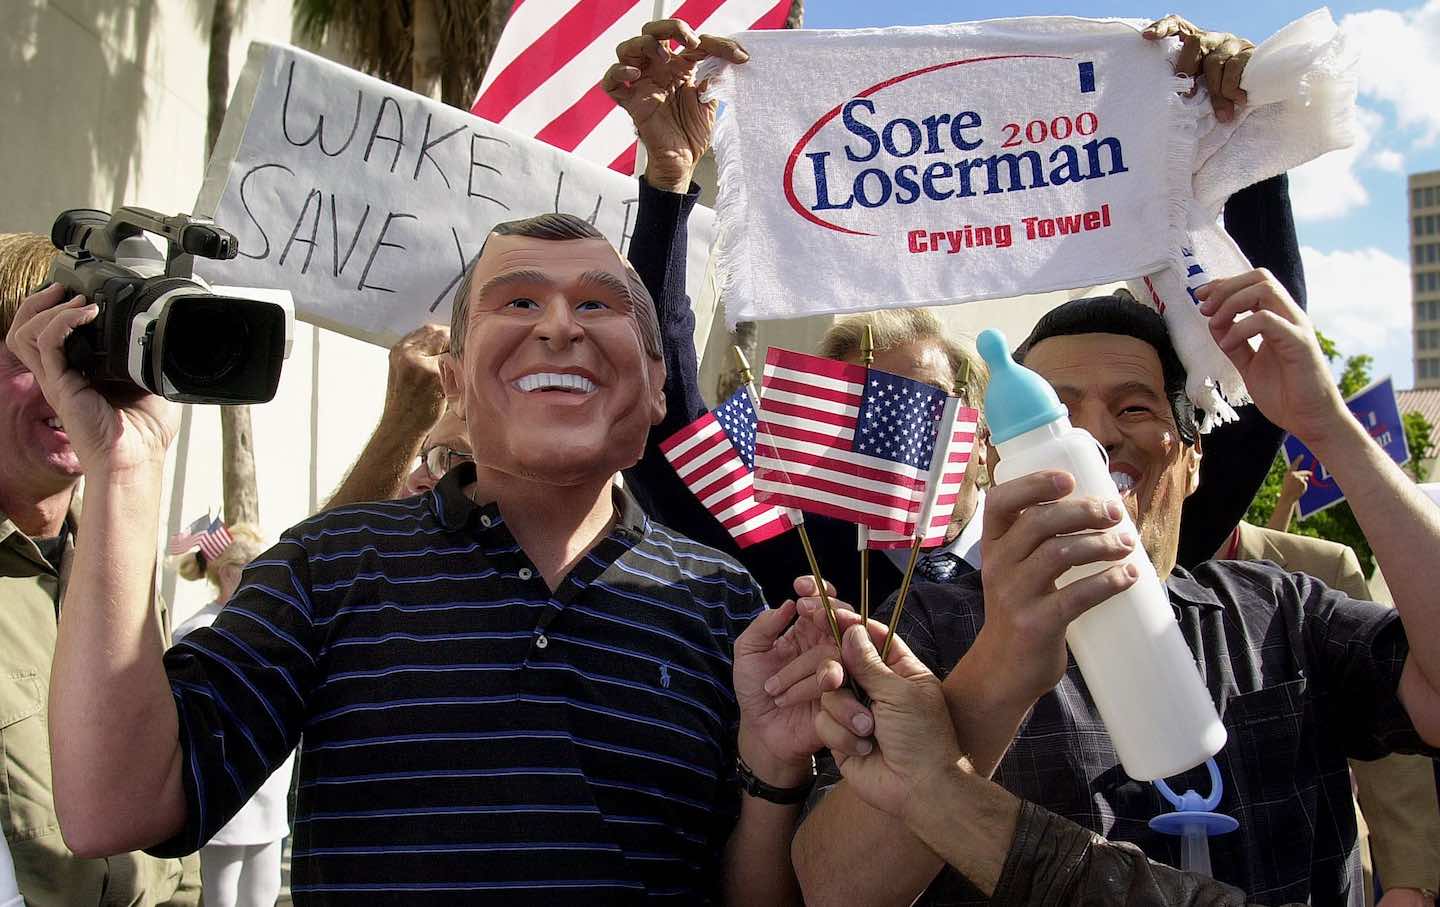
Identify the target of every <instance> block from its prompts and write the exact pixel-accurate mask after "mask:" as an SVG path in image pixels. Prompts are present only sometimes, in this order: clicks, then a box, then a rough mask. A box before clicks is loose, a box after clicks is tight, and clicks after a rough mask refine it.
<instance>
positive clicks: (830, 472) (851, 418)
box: [755, 347, 946, 536]
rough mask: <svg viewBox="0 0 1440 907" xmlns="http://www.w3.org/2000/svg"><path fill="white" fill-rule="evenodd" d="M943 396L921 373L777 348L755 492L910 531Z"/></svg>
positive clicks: (767, 387) (763, 404)
mask: <svg viewBox="0 0 1440 907" xmlns="http://www.w3.org/2000/svg"><path fill="white" fill-rule="evenodd" d="M945 400H946V395H945V393H944V392H943V391H941V390H939V389H938V388H935V387H932V386H930V385H928V384H922V383H921V382H919V381H912V380H910V379H909V378H902V377H900V376H899V375H892V374H890V373H888V372H882V371H878V370H876V369H871V368H866V367H865V366H863V365H852V364H850V363H846V362H837V361H835V360H834V359H825V358H823V357H820V356H809V355H806V354H805V353H796V352H792V351H790V350H782V349H777V348H775V347H771V348H770V350H769V352H768V353H767V354H766V356H765V379H764V383H763V385H762V387H761V392H760V420H759V423H758V440H757V443H756V449H755V492H756V498H757V499H758V500H760V501H762V502H765V503H770V504H777V505H780V506H784V507H797V508H799V509H801V510H805V511H809V512H811V513H820V514H825V515H827V516H832V517H837V518H839V519H842V520H848V521H850V522H852V523H860V524H862V525H865V526H869V527H870V528H871V529H881V530H885V531H888V532H898V533H900V534H902V535H907V536H909V535H913V533H914V532H915V526H916V523H917V521H918V520H919V517H920V509H921V505H922V504H923V503H924V499H925V488H926V484H927V481H928V478H929V474H930V461H931V456H932V454H933V453H934V449H935V432H936V427H937V424H938V421H939V419H940V416H941V414H942V411H943V409H944V406H945Z"/></svg>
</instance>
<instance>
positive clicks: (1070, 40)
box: [713, 19, 1195, 321]
mask: <svg viewBox="0 0 1440 907" xmlns="http://www.w3.org/2000/svg"><path fill="white" fill-rule="evenodd" d="M743 37H744V41H745V46H746V49H747V50H748V51H749V53H750V61H749V62H748V63H746V64H745V65H743V66H733V65H732V66H725V67H723V68H722V69H720V70H719V71H718V72H717V73H716V74H715V78H714V82H713V84H714V85H715V86H716V88H715V90H716V93H717V95H718V97H719V98H720V99H721V100H724V101H726V102H728V104H727V108H726V110H725V112H723V113H722V125H721V130H720V132H719V134H717V137H716V150H717V154H718V155H719V159H720V168H721V171H720V173H721V187H720V197H719V200H718V203H717V212H718V215H719V217H720V221H721V234H722V235H721V245H720V248H719V250H718V252H717V254H718V255H719V258H718V261H717V268H718V269H719V271H720V279H721V283H722V286H725V287H726V301H727V312H726V314H727V317H728V319H730V320H732V321H733V320H735V319H737V318H738V319H763V318H777V317H788V316H793V315H797V314H814V313H821V312H844V311H852V310H863V309H873V308H877V307H887V306H912V305H928V304H934V303H942V302H964V301H969V300H978V299H989V298H995V297H1005V296H1018V295H1022V294H1025V293H1037V292H1044V291H1049V290H1057V289H1070V288H1076V287H1085V286H1091V285H1095V284H1100V283H1104V282H1107V281H1111V280H1116V279H1123V278H1127V277H1133V276H1136V275H1140V274H1146V273H1149V272H1151V271H1154V270H1156V269H1158V268H1161V267H1164V266H1165V265H1166V264H1167V263H1169V262H1170V261H1171V258H1172V250H1175V249H1178V248H1179V247H1180V246H1181V245H1182V244H1183V243H1182V240H1183V238H1184V236H1185V233H1184V229H1185V226H1186V213H1187V204H1188V200H1189V197H1190V188H1189V179H1190V172H1191V165H1192V160H1193V156H1194V147H1195V145H1194V143H1195V130H1194V118H1195V116H1194V113H1193V112H1191V111H1188V110H1187V109H1186V108H1185V104H1184V102H1183V100H1182V99H1180V98H1178V97H1177V95H1176V92H1175V89H1176V84H1177V83H1176V80H1175V77H1174V75H1173V73H1172V72H1171V69H1170V64H1169V63H1168V61H1167V59H1166V56H1165V49H1164V48H1163V47H1162V46H1161V45H1160V44H1159V43H1157V42H1151V41H1145V40H1144V39H1142V38H1141V37H1140V35H1139V34H1138V32H1137V30H1136V29H1135V28H1133V27H1131V26H1129V25H1126V24H1123V23H1117V22H1100V21H1087V20H1080V19H1025V20H1008V21H994V22H981V23H963V24H959V25H951V26H943V27H932V28H923V29H918V28H895V29H879V30H873V29H872V30H863V31H853V32H847V31H837V32H795V33H784V34H781V33H770V32H750V33H746V34H745V35H744V36H743ZM797 84H801V85H804V86H805V90H803V91H796V90H795V86H796V85H797ZM819 262H829V263H832V265H834V266H832V267H828V268H824V269H823V271H821V270H817V269H818V267H819V266H818V265H817V263H819ZM841 262H843V263H844V265H843V266H839V264H838V263H841ZM820 276H823V278H824V279H817V277H820Z"/></svg>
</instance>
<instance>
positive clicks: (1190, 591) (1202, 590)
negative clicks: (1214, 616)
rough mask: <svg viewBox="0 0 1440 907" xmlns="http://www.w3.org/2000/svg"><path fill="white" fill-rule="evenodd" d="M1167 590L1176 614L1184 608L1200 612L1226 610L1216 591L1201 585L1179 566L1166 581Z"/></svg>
mask: <svg viewBox="0 0 1440 907" xmlns="http://www.w3.org/2000/svg"><path fill="white" fill-rule="evenodd" d="M1165 589H1166V591H1167V592H1169V593H1170V606H1171V607H1173V608H1174V609H1175V610H1176V612H1180V611H1181V610H1182V609H1184V608H1194V609H1196V610H1199V611H1224V610H1225V606H1224V605H1223V604H1221V602H1220V599H1219V597H1218V596H1216V595H1215V591H1214V590H1213V589H1211V588H1210V587H1209V586H1205V585H1201V583H1200V582H1199V581H1198V580H1196V579H1195V577H1193V576H1191V575H1190V572H1189V571H1188V570H1186V569H1185V568H1184V567H1179V566H1177V567H1176V568H1175V569H1174V570H1171V571H1170V577H1169V579H1167V580H1166V581H1165Z"/></svg>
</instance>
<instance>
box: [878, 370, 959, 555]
mask: <svg viewBox="0 0 1440 907" xmlns="http://www.w3.org/2000/svg"><path fill="white" fill-rule="evenodd" d="M952 409H953V410H954V422H953V423H950V422H947V421H946V420H948V419H949V418H950V416H951V410H952ZM979 423H980V411H979V410H978V409H975V408H974V407H971V406H964V405H961V404H960V401H959V400H958V399H957V398H953V397H952V398H951V399H950V402H949V404H947V407H946V414H945V416H944V417H943V418H942V419H941V422H940V424H941V425H942V426H945V425H949V426H950V431H949V441H948V442H947V443H946V444H945V445H944V446H943V448H942V447H940V446H939V445H937V459H936V463H939V464H942V466H943V468H942V470H941V472H940V484H939V486H938V488H937V487H936V486H935V485H934V484H933V483H932V484H931V485H930V488H932V489H934V490H935V499H934V507H933V510H932V513H931V515H930V520H929V522H928V523H927V522H925V521H924V520H922V521H921V525H922V526H923V527H924V530H925V533H924V537H923V538H922V540H921V542H920V547H921V548H934V547H936V546H937V545H943V544H945V533H946V531H948V530H949V528H950V513H951V511H952V510H954V509H955V500H956V499H957V498H958V497H959V496H960V488H961V486H962V485H963V484H964V483H965V472H966V470H967V469H969V468H970V454H971V452H972V451H973V450H974V448H975V433H976V430H977V427H978V425H979ZM934 471H935V470H934V469H932V470H931V472H932V473H933V472H934ZM927 494H928V492H927ZM927 500H928V498H927ZM860 537H861V544H862V545H864V546H865V547H866V548H871V549H876V550H884V549H893V548H909V547H910V546H911V545H912V544H913V543H914V541H915V539H914V537H913V536H906V535H901V534H900V533H898V532H885V531H884V530H871V529H868V528H866V527H864V526H861V527H860Z"/></svg>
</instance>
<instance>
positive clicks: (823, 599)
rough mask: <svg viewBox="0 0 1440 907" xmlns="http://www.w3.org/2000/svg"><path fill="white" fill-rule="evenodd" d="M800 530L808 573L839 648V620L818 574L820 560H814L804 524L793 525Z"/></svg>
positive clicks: (822, 578) (823, 578) (822, 579)
mask: <svg viewBox="0 0 1440 907" xmlns="http://www.w3.org/2000/svg"><path fill="white" fill-rule="evenodd" d="M795 528H796V529H797V530H799V531H800V544H801V545H803V546H804V547H805V559H806V560H807V561H809V562H810V575H811V576H812V577H814V578H815V590H816V592H817V594H819V596H820V603H821V604H822V605H824V606H825V618H826V619H827V620H828V621H830V632H831V634H833V635H834V637H835V647H836V648H840V621H839V620H837V619H836V618H835V606H834V605H832V604H831V603H830V593H829V592H826V591H825V577H823V576H821V575H820V562H819V561H817V560H815V549H814V548H813V547H811V545H810V533H808V532H806V531H805V524H804V523H801V524H800V525H798V526H796V527H795Z"/></svg>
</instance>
